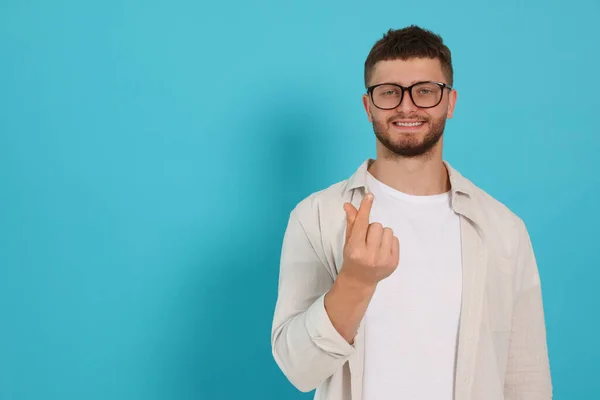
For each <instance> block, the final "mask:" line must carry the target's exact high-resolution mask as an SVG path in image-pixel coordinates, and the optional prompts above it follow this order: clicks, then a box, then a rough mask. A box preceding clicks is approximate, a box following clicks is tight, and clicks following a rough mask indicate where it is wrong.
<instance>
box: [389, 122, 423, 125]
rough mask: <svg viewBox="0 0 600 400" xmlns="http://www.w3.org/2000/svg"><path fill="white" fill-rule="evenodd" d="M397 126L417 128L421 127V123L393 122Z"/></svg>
mask: <svg viewBox="0 0 600 400" xmlns="http://www.w3.org/2000/svg"><path fill="white" fill-rule="evenodd" d="M394 124H395V125H398V126H419V125H423V122H394Z"/></svg>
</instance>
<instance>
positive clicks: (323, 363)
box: [271, 26, 552, 400]
mask: <svg viewBox="0 0 600 400" xmlns="http://www.w3.org/2000/svg"><path fill="white" fill-rule="evenodd" d="M452 84H453V82H452V62H451V53H450V50H449V49H448V48H447V47H446V46H445V45H444V44H443V41H442V39H441V38H440V37H439V36H438V35H435V34H433V33H432V32H430V31H427V30H423V29H421V28H419V27H415V26H411V27H408V28H404V29H400V30H396V31H392V30H390V31H389V32H388V33H387V34H385V35H384V37H383V38H382V39H381V40H379V41H378V42H377V43H376V44H375V45H374V47H373V48H372V50H371V52H370V54H369V56H368V57H367V60H366V62H365V86H366V87H367V93H366V94H365V95H364V96H363V103H364V106H365V110H366V113H367V116H368V118H369V121H370V122H372V124H373V130H374V132H375V136H376V146H377V147H376V155H377V156H376V160H371V159H368V160H366V161H365V162H364V163H363V164H362V165H361V166H360V168H359V169H358V170H357V171H356V172H355V173H354V174H353V175H352V176H351V177H350V178H349V179H347V180H344V181H342V182H339V183H337V184H335V185H332V186H331V187H329V188H327V189H325V190H322V191H320V192H317V193H313V194H312V195H311V196H309V197H308V198H306V199H304V200H303V201H301V202H300V203H299V204H298V205H297V206H296V207H295V209H294V210H293V211H292V212H291V215H290V219H289V222H288V226H287V229H286V232H285V237H284V241H283V249H282V254H281V266H280V268H281V270H280V280H279V293H278V299H277V304H276V308H275V315H274V320H273V329H272V339H271V340H272V346H273V355H274V358H275V360H276V362H277V364H278V365H279V367H280V368H281V370H282V371H283V373H284V374H285V375H286V376H287V378H288V379H289V380H290V381H291V382H292V383H293V384H294V385H295V386H296V387H297V388H298V389H299V390H301V391H310V390H313V389H317V390H316V394H315V398H316V399H327V400H346V399H352V400H386V399H394V400H401V399H410V400H420V399H423V400H453V399H456V400H467V399H469V400H471V399H472V400H501V399H504V400H516V399H526V400H547V399H551V398H552V385H551V378H550V368H549V362H548V352H547V346H546V328H545V322H544V312H543V307H542V296H541V287H540V279H539V274H538V269H537V265H536V261H535V256H534V253H533V249H532V246H531V242H530V239H529V235H528V232H527V229H526V227H525V225H524V223H523V221H522V220H521V219H520V218H519V217H518V216H516V215H515V214H513V213H512V212H511V211H510V210H509V209H508V208H506V207H505V206H504V205H503V204H501V203H500V202H498V201H497V200H495V199H493V198H492V197H491V196H490V195H488V194H487V193H485V192H483V191H482V190H481V189H479V188H478V187H476V186H475V185H474V184H473V183H471V182H470V181H469V180H467V179H466V178H464V177H462V176H461V175H460V174H459V173H458V172H457V171H456V170H454V169H453V168H452V167H451V166H450V164H449V163H447V162H446V161H443V159H442V143H443V132H444V126H445V123H446V119H447V118H451V117H452V113H453V111H454V106H455V103H456V99H457V94H456V91H455V90H454V89H453V88H452Z"/></svg>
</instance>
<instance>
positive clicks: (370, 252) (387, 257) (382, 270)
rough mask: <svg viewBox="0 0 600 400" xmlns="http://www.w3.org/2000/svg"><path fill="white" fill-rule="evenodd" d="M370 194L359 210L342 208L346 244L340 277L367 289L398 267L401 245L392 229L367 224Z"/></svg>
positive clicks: (345, 206) (371, 201) (370, 202)
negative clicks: (344, 275)
mask: <svg viewBox="0 0 600 400" xmlns="http://www.w3.org/2000/svg"><path fill="white" fill-rule="evenodd" d="M372 206H373V194H372V193H367V194H366V195H365V197H364V198H363V200H362V202H361V204H360V207H359V209H358V210H356V208H355V207H354V206H353V205H352V204H350V203H345V204H344V211H345V212H346V242H345V244H344V261H343V266H342V270H341V271H340V274H346V275H347V276H351V277H352V278H354V279H355V280H357V281H359V282H361V283H365V284H367V285H373V284H377V282H379V281H381V280H382V279H385V278H387V277H388V276H390V275H391V274H392V272H394V270H395V269H396V267H397V266H398V261H399V258H400V243H399V241H398V238H397V237H396V236H394V232H393V231H392V229H391V228H384V227H383V226H382V225H381V224H380V223H378V222H374V223H369V215H370V213H371V207H372Z"/></svg>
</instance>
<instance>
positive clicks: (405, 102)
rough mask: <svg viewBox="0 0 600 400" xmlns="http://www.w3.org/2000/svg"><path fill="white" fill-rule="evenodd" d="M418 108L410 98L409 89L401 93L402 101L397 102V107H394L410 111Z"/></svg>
mask: <svg viewBox="0 0 600 400" xmlns="http://www.w3.org/2000/svg"><path fill="white" fill-rule="evenodd" d="M418 109H419V107H417V106H415V103H413V101H412V99H411V98H410V93H409V91H408V90H405V91H404V94H403V95H402V101H401V102H400V104H398V107H396V111H398V112H404V113H410V112H414V111H417V110H418Z"/></svg>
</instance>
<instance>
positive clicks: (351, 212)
mask: <svg viewBox="0 0 600 400" xmlns="http://www.w3.org/2000/svg"><path fill="white" fill-rule="evenodd" d="M344 211H345V212H346V242H347V241H348V239H350V235H351V234H352V228H353V227H354V221H356V215H357V214H358V210H357V209H356V208H355V207H354V206H353V205H352V204H350V203H345V204H344Z"/></svg>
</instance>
